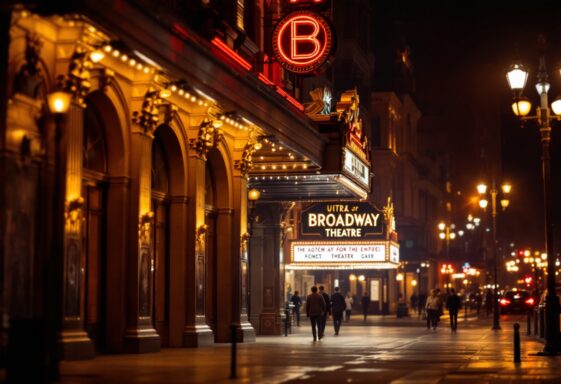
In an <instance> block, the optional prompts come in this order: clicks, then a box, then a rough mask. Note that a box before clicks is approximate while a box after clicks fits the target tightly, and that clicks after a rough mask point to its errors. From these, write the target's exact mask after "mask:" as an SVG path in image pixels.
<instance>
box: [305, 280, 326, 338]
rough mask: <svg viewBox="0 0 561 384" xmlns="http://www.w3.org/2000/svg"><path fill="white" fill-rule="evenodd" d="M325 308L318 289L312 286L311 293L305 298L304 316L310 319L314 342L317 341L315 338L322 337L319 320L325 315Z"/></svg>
mask: <svg viewBox="0 0 561 384" xmlns="http://www.w3.org/2000/svg"><path fill="white" fill-rule="evenodd" d="M325 307H326V306H325V300H324V299H323V297H322V296H321V295H320V294H319V293H318V287H316V286H315V285H314V286H313V287H312V293H311V294H309V295H308V297H307V298H306V316H307V317H309V318H310V322H311V323H312V336H313V337H314V341H316V340H317V337H319V338H320V339H321V338H322V337H323V333H322V332H321V319H322V317H323V314H324V313H325ZM316 327H317V335H316Z"/></svg>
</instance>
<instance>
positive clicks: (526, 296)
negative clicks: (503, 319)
mask: <svg viewBox="0 0 561 384" xmlns="http://www.w3.org/2000/svg"><path fill="white" fill-rule="evenodd" d="M537 304H538V303H537V302H536V298H535V297H533V296H532V294H531V293H530V292H528V291H522V290H517V291H507V292H506V293H505V294H504V295H503V296H502V297H501V298H500V299H499V306H500V308H501V313H525V312H526V311H528V310H531V309H534V307H535V306H536V305H537Z"/></svg>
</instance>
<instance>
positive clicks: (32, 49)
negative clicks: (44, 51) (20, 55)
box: [14, 33, 45, 99]
mask: <svg viewBox="0 0 561 384" xmlns="http://www.w3.org/2000/svg"><path fill="white" fill-rule="evenodd" d="M42 46H43V42H42V41H41V40H40V39H39V36H38V35H37V34H30V33H27V34H26V35H25V63H24V64H23V65H22V66H21V67H20V69H19V72H18V73H17V74H16V76H15V78H14V93H21V94H24V95H26V96H29V97H31V98H33V99H37V98H39V97H40V96H41V95H40V94H39V93H40V89H41V85H42V84H43V83H44V80H45V79H44V78H43V76H42V75H41V72H40V69H39V60H40V51H41V47H42Z"/></svg>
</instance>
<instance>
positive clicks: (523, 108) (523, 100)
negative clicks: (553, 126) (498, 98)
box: [512, 97, 561, 117]
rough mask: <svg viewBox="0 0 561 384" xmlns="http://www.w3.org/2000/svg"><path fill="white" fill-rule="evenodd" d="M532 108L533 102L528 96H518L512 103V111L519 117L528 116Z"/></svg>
mask: <svg viewBox="0 0 561 384" xmlns="http://www.w3.org/2000/svg"><path fill="white" fill-rule="evenodd" d="M560 101H561V100H560ZM559 107H560V108H561V103H560V104H559ZM531 110H532V103H531V102H530V100H528V98H527V97H520V98H517V99H516V100H515V101H514V102H513V103H512V112H514V114H515V115H516V116H519V117H523V116H526V115H528V114H529V113H530V111H531Z"/></svg>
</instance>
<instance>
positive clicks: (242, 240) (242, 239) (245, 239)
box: [240, 232, 251, 252]
mask: <svg viewBox="0 0 561 384" xmlns="http://www.w3.org/2000/svg"><path fill="white" fill-rule="evenodd" d="M250 238H251V235H250V234H249V232H245V233H244V234H242V235H241V237H240V246H241V249H242V252H246V251H247V247H248V244H249V239H250Z"/></svg>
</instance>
